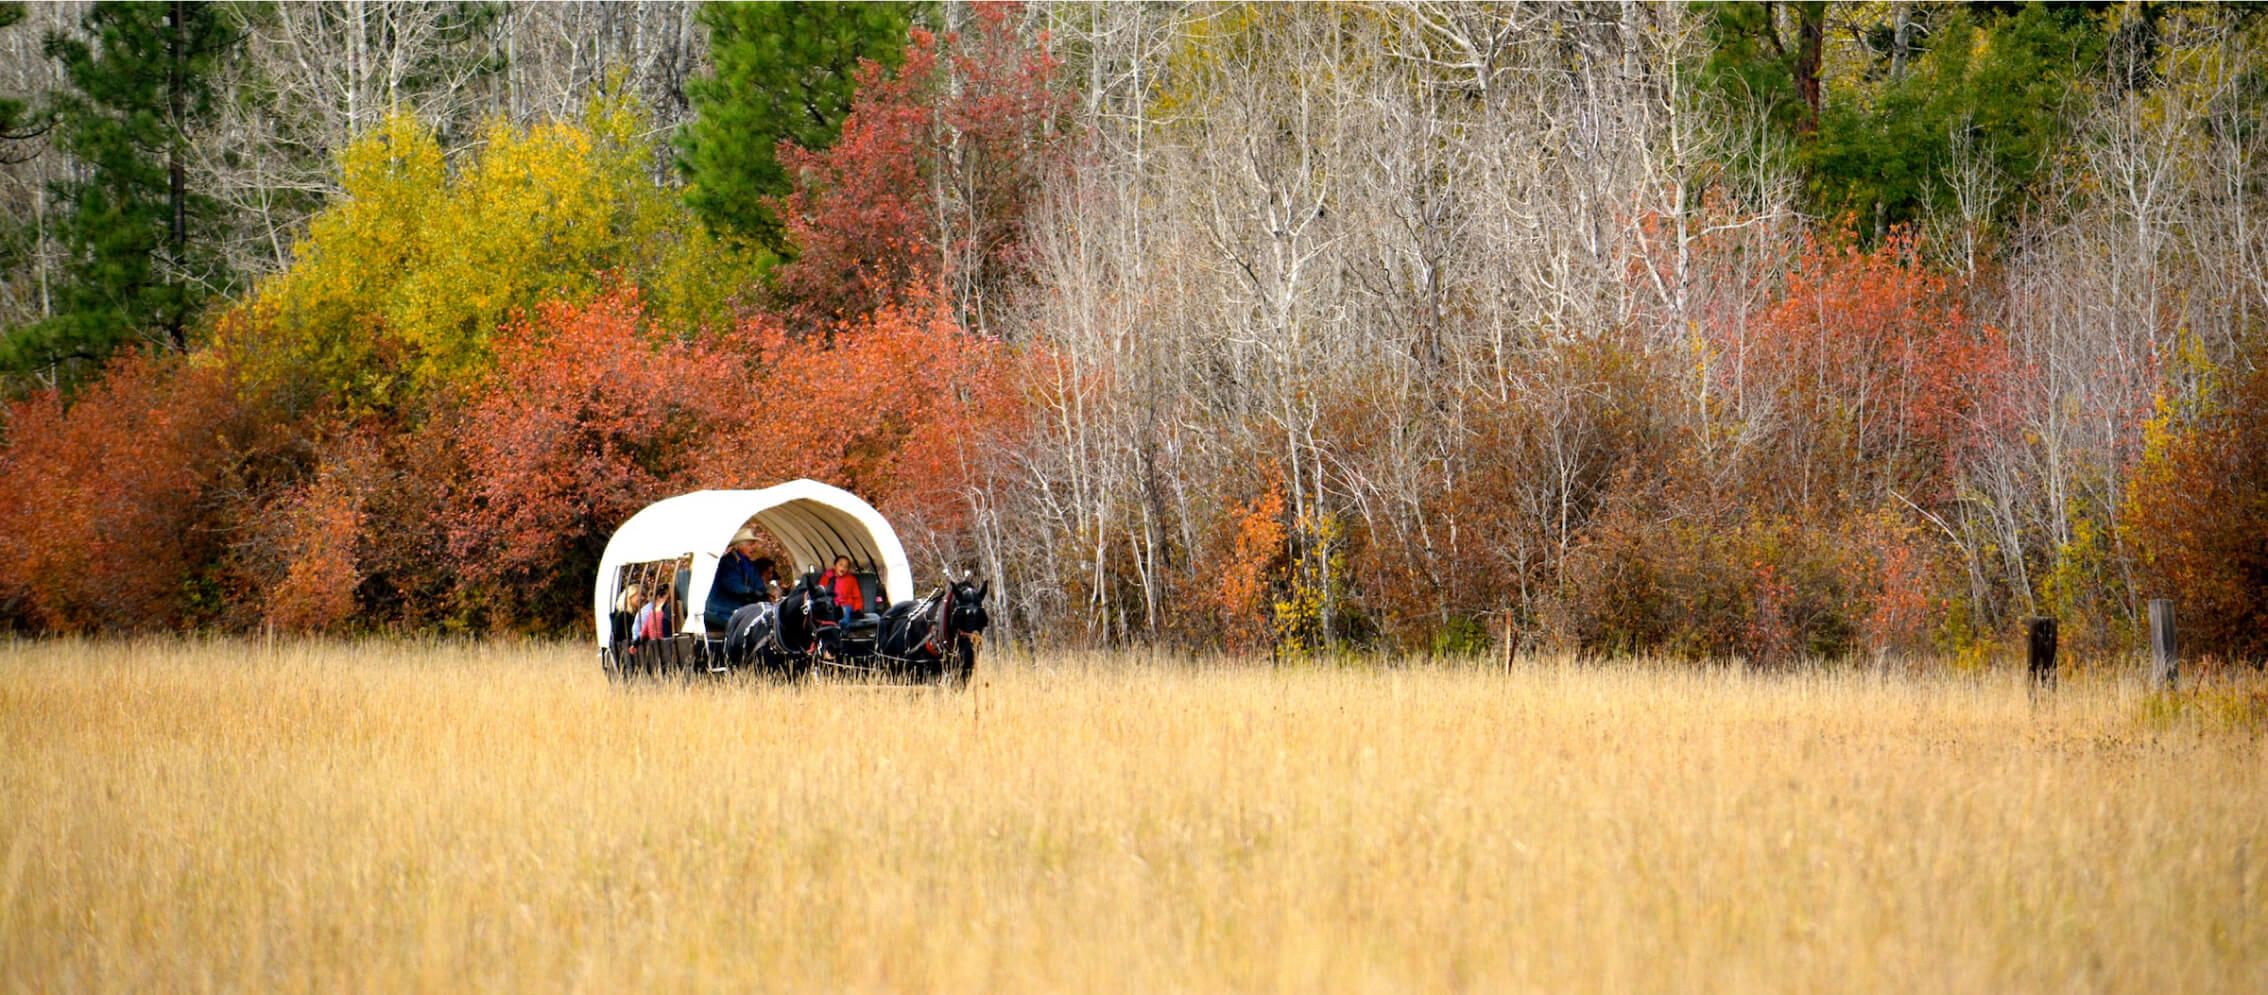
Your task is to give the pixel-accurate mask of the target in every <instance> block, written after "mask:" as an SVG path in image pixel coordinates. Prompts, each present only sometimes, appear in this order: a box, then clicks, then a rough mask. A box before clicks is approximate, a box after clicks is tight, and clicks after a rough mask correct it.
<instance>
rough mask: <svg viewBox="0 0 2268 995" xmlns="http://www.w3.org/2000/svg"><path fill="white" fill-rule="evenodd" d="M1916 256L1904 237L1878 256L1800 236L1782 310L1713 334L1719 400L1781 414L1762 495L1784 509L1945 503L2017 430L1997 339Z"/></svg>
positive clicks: (1761, 471) (1760, 478)
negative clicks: (1966, 469) (1970, 460)
mask: <svg viewBox="0 0 2268 995" xmlns="http://www.w3.org/2000/svg"><path fill="white" fill-rule="evenodd" d="M1919 248H1920V246H1919V243H1918V239H1917V238H1916V237H1915V236H1913V235H1911V234H1909V233H1897V234H1893V235H1892V236H1891V237H1890V238H1888V239H1887V240H1885V241H1884V243H1883V244H1882V245H1881V246H1879V247H1877V248H1875V249H1873V250H1862V249H1859V248H1857V247H1855V246H1854V245H1851V244H1849V243H1848V241H1847V239H1845V240H1841V241H1827V240H1822V239H1819V238H1817V237H1813V236H1806V237H1805V238H1804V240H1803V249H1802V252H1801V253H1800V255H1799V256H1798V257H1797V259H1796V261H1795V265H1794V267H1793V268H1792V269H1791V270H1790V271H1789V272H1788V273H1787V275H1786V293H1785V295H1784V296H1783V297H1781V299H1780V300H1779V302H1778V303H1777V304H1775V305H1774V306H1773V307H1771V308H1770V309H1769V310H1768V311H1766V312H1765V314H1764V315H1763V316H1762V318H1761V320H1760V321H1758V322H1756V323H1755V325H1754V326H1752V327H1750V328H1748V329H1747V330H1746V331H1745V332H1739V331H1737V329H1738V326H1737V325H1725V326H1721V327H1719V328H1718V329H1717V330H1716V335H1715V347H1716V350H1717V352H1718V353H1719V359H1718V361H1717V362H1716V363H1715V367H1714V375H1715V377H1716V378H1717V381H1718V386H1719V388H1720V389H1724V390H1727V391H1730V392H1733V393H1734V394H1735V395H1737V396H1741V397H1743V398H1746V399H1753V400H1757V401H1763V402H1766V403H1768V404H1771V405H1775V406H1776V408H1777V411H1778V413H1779V417H1778V418H1777V424H1776V425H1775V426H1774V427H1775V428H1776V429H1777V430H1778V431H1777V435H1776V452H1775V453H1774V454H1773V455H1774V458H1773V459H1771V460H1770V461H1768V462H1767V463H1766V464H1765V465H1763V466H1760V467H1758V468H1757V470H1758V472H1757V473H1756V474H1755V475H1754V479H1755V480H1756V481H1757V482H1758V483H1759V484H1760V485H1761V492H1762V493H1764V494H1774V495H1787V496H1788V498H1789V499H1790V500H1792V505H1790V507H1791V509H1792V508H1794V507H1804V508H1816V507H1819V506H1821V505H1822V504H1823V503H1824V502H1831V501H1836V500H1839V499H1845V498H1859V499H1860V500H1862V501H1863V502H1865V503H1869V504H1871V503H1873V501H1874V500H1876V499H1879V498H1880V497H1881V496H1882V495H1881V494H1880V493H1879V491H1880V489H1881V488H1884V487H1888V488H1895V489H1898V490H1900V491H1901V492H1906V493H1908V494H1909V496H1913V497H1916V499H1918V500H1920V499H1926V500H1937V499H1942V498H1944V497H1946V496H1948V495H1949V494H1950V486H1951V482H1952V478H1953V473H1954V471H1955V469H1956V468H1957V467H1958V465H1959V461H1960V459H1961V458H1962V457H1963V456H1964V455H1965V454H1966V453H1968V452H1970V451H1971V450H1972V447H1973V446H1974V445H1975V443H1976V441H1977V440H1979V439H1981V438H1983V437H1985V436H1986V434H1987V433H1992V432H1999V431H2005V430H2006V429H2007V427H2008V426H2009V425H2011V424H2013V419H2012V415H2013V411H2012V409H2011V408H2010V407H2009V405H2008V401H2007V390H2006V385H2007V381H2008V379H2009V374H2010V372H2011V369H2012V367H2013V360H2012V358H2011V355H2010V352H2009V350H2008V347H2007V345H2006V343H2005V341H2004V339H2003V337H2002V336H2001V334H2000V332H1999V331H1998V330H1996V329H1993V328H1992V327H1990V326H1987V325H1983V324H1980V323H1978V322H1976V321H1974V320H1972V319H1971V318H1970V317H1969V316H1968V314H1967V312H1966V311H1965V310H1964V309H1963V307H1962V304H1961V301H1960V299H1959V298H1958V297H1957V296H1956V295H1955V294H1954V293H1952V290H1951V288H1950V287H1948V285H1947V283H1946V281H1945V279H1944V277H1942V276H1940V275H1938V274H1937V273H1935V272H1933V271H1931V270H1930V269H1929V268H1928V267H1927V266H1926V265H1925V264H1924V263H1923V262H1922V261H1921V258H1920V254H1919ZM1916 492H1918V494H1917V493H1916Z"/></svg>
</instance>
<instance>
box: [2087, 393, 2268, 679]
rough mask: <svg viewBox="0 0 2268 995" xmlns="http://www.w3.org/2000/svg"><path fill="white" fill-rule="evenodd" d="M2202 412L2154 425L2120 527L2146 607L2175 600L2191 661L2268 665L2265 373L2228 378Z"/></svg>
mask: <svg viewBox="0 0 2268 995" xmlns="http://www.w3.org/2000/svg"><path fill="white" fill-rule="evenodd" d="M2216 379H2219V380H2221V382H2222V384H2223V386H2221V387H2220V388H2219V389H2217V390H2214V391H2213V392H2212V395H2211V398H2212V399H2211V400H2209V401H2208V402H2207V403H2206V404H2205V405H2203V406H2202V408H2203V409H2202V410H2199V411H2195V412H2191V413H2190V417H2186V418H2185V417H2183V412H2182V411H2180V410H2179V409H2178V408H2175V407H2171V406H2169V407H2168V408H2166V409H2165V410H2163V411H2161V412H2160V414H2159V416H2158V417H2157V418H2155V419H2153V421H2152V423H2151V425H2150V426H2149V429H2148V439H2149V445H2148V449H2147V450H2146V451H2145V453H2144V455H2143V458H2142V465H2141V466H2140V468H2139V469H2138V470H2137V472H2136V474H2135V480H2134V486H2133V488H2132V489H2131V490H2130V491H2129V493H2130V494H2131V495H2132V496H2131V497H2130V498H2129V499H2128V502H2127V505H2126V507H2125V508H2124V509H2123V515H2122V523H2121V524H2122V526H2123V528H2124V529H2125V530H2126V533H2127V535H2128V536H2129V537H2130V538H2131V539H2132V540H2133V541H2134V543H2135V544H2136V546H2138V547H2139V550H2140V557H2139V559H2140V567H2141V572H2142V576H2143V581H2142V590H2141V591H2139V592H2137V593H2138V594H2140V595H2142V596H2143V597H2145V598H2171V599H2173V601H2174V604H2175V610H2176V612H2178V613H2179V617H2180V619H2181V624H2180V632H2181V639H2182V642H2183V644H2184V652H2198V653H2205V654H2211V655H2215V656H2220V657H2222V658H2224V659H2235V660H2247V661H2260V660H2263V659H2268V542H2263V540H2262V536H2263V535H2268V366H2254V367H2253V368H2251V369H2250V370H2243V371H2237V370H2231V371H2229V372H2228V374H2226V375H2225V376H2224V377H2221V378H2216Z"/></svg>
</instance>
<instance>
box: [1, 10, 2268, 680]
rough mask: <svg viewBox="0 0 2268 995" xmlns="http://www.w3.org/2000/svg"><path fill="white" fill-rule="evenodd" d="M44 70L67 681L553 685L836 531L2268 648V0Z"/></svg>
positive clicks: (2251, 655) (23, 451)
mask: <svg viewBox="0 0 2268 995" xmlns="http://www.w3.org/2000/svg"><path fill="white" fill-rule="evenodd" d="M0 22H6V23H4V24H0V87H5V88H7V90H6V93H5V99H0V143H4V147H5V151H6V160H7V162H6V164H5V165H0V199H4V200H5V201H6V203H7V204H8V208H9V213H8V215H7V218H6V227H5V230H4V231H0V245H4V246H5V248H4V249H0V252H4V253H5V255H6V261H7V275H6V277H5V280H4V283H0V315H4V316H5V321H6V329H7V331H6V337H5V344H4V346H0V365H4V366H5V369H6V371H7V377H8V381H7V383H8V385H9V386H8V390H9V391H10V393H11V396H12V397H13V400H12V401H11V402H10V405H9V407H8V408H7V414H6V418H5V421H4V422H0V432H4V433H5V435H4V442H0V616H4V617H5V618H6V619H7V620H8V624H10V625H12V626H14V627H15V628H17V629H19V630H25V631H77V630H115V629H128V630H131V629H154V628H170V627H185V626H186V627H200V628H217V629H244V628H253V627H259V626H280V627H283V628H286V629H300V630H331V631H369V630H389V629H411V630H445V631H493V630H499V629H504V630H557V629H564V628H568V627H572V626H574V625H577V624H581V621H580V618H579V613H580V612H581V611H584V610H587V606H586V605H585V602H586V601H587V585H588V583H589V572H590V570H591V569H592V566H593V564H595V563H596V561H597V558H598V554H599V551H600V550H601V548H603V545H604V542H605V540H606V537H607V535H608V534H609V533H610V531H611V529H612V527H613V526H614V525H615V524H616V523H618V522H619V521H621V520H622V519H623V518H624V517H626V516H627V515H628V514H629V513H631V512H632V511H635V510H636V509H637V508H639V507H641V506H643V505H644V504H645V503H647V502H649V501H651V500H654V499H656V498H659V497H662V496H666V495H668V494H670V493H675V492H677V491H681V490H685V489H690V488H694V487H716V486H763V485H765V484H769V483H773V482H777V481H778V480H780V479H785V478H788V477H792V476H810V477H814V478H817V479H822V480H827V481H830V482H833V483H837V484H841V485H844V486H847V487H849V488H851V489H852V490H854V491H856V492H858V493H860V494H862V495H866V496H868V497H869V498H870V499H871V500H874V501H875V503H876V504H877V505H878V507H880V508H881V509H882V510H883V511H884V513H885V514H887V515H889V516H890V517H891V519H892V521H893V522H895V523H897V524H898V525H899V526H900V529H901V532H902V533H903V534H904V536H905V537H906V538H907V540H908V544H909V550H910V551H911V552H912V554H913V556H912V559H913V560H914V562H915V564H916V569H917V572H922V571H927V572H931V573H939V574H941V573H943V572H944V571H946V570H952V571H955V572H958V571H959V570H963V569H974V570H977V571H978V572H980V573H983V574H984V575H986V576H990V577H996V578H999V580H1000V584H999V585H998V588H997V589H998V590H1000V591H1001V592H1002V594H1003V596H1004V603H1003V608H1002V611H1001V612H1000V613H999V614H1000V616H1001V618H1000V623H1001V626H1002V627H1003V628H1004V629H1005V630H1007V632H1008V633H1010V634H1011V635H1012V637H1013V638H1019V639H1026V640H1031V641H1033V642H1035V643H1040V644H1045V645H1063V644H1080V645H1115V644H1127V643H1144V644H1161V645H1171V646H1181V647H1188V648H1224V649H1229V650H1235V651H1250V652H1275V653H1279V654H1283V653H1292V654H1298V653H1306V652H1330V651H1333V650H1335V649H1339V648H1348V647H1356V648H1361V647H1399V648H1421V649H1432V650H1438V651H1445V652H1461V651H1470V650H1475V649H1479V648H1482V647H1484V646H1489V645H1499V646H1501V645H1504V644H1507V643H1509V644H1512V645H1516V646H1523V647H1531V648H1539V649H1572V650H1577V651H1582V652H1588V653H1599V654H1617V653H1662V654H1675V655H1681V656H1687V657H1693V658H1708V659H1735V658H1737V659H1745V660H1749V661H1752V662H1759V663H1771V662H1778V661H1786V660H1795V659H1804V658H1868V659H1889V658H1910V659H1925V658H1926V659H1952V660H1955V661H1957V662H1964V661H1965V662H1971V663H1973V662H1975V661H1978V660H1981V659H1983V658H1984V657H1986V656H1987V655H1989V654H1990V653H1991V652H1993V651H1994V649H1995V648H1996V647H1999V646H2001V645H2003V644H2004V643H2005V642H2006V641H2007V640H2009V639H2010V638H2012V637H2013V635H2014V633H2015V631H2016V628H2017V625H2018V622H2019V621H2020V619H2021V618H2022V617H2024V616H2027V615H2033V614H2051V615H2055V616H2057V617H2059V618H2061V619H2063V620H2064V631H2065V633H2066V635H2065V639H2066V642H2067V645H2074V646H2076V647H2077V648H2079V649H2080V650H2081V651H2082V652H2087V653H2098V654H2109V653H2118V652H2123V651H2126V650H2128V649H2130V648H2132V647H2134V646H2136V645H2137V644H2138V641H2139V627H2140V625H2141V618H2140V614H2141V606H2142V604H2143V603H2144V602H2145V601H2146V600H2147V599H2149V598H2153V597H2173V598H2176V599H2177V600H2178V601H2179V602H2180V603H2181V605H2182V606H2183V615H2184V630H2185V633H2184V634H2185V638H2192V645H2193V646H2194V647H2195V648H2197V649H2198V650H2199V651H2201V652H2203V653H2206V654H2209V655H2213V656H2217V657H2219V658H2223V659H2230V660H2246V659H2258V658H2260V657H2261V656H2262V655H2263V654H2264V653H2268V546H2264V545H2263V543H2262V539H2261V537H2262V536H2263V535H2268V430H2264V429H2263V428H2262V426H2264V425H2268V372H2263V364H2262V362H2261V355H2262V354H2261V343H2262V336H2263V334H2264V333H2263V328H2262V315H2263V314H2264V312H2268V265H2263V264H2264V263H2268V238H2264V236H2263V232H2262V231H2261V228H2262V226H2261V225H2260V223H2259V221H2258V218H2259V217H2260V216H2261V212H2260V210H2259V208H2260V207H2261V206H2262V199H2263V190H2264V184H2263V181H2264V180H2268V168H2264V165H2263V163H2264V159H2263V153H2264V152H2268V146H2264V143H2268V136H2264V135H2263V133H2262V131H2261V129H2260V128H2259V125H2258V122H2259V121H2261V120H2263V119H2264V118H2263V115H2262V111H2263V109H2264V105H2268V75H2264V73H2263V69H2264V68H2268V67H2264V65H2263V59H2262V55H2261V53H2262V52H2263V51H2268V49H2264V48H2263V41H2264V32H2268V20H2264V19H2263V18H2261V17H2260V16H2259V12H2258V9H2257V8H2256V7H2254V6H2249V5H2218V6H2212V7H2203V6H2189V5H2166V4H2153V3H2139V4H2115V5H2034V4H1978V5H1963V6H1946V5H1929V4H1908V3H1866V4H1837V5H1827V4H1811V3H1762V4H1718V5H1708V6H1701V7H1691V8H1687V7H1677V6H1658V5H1639V4H1622V5H1597V4H1594V5H1543V4H1534V5H1531V4H1480V3H1409V4H1387V5H1377V4H1341V5H1330V6H1297V7H1287V6H1277V5H1246V4H1146V5H1117V4H1079V3H1061V4H1031V5H1013V4H961V3H951V4H943V5H934V6H909V5H867V4H794V3H789V4H773V5H747V6H740V5H723V4H713V5H705V6H696V5H690V4H677V3H642V4H622V5H609V4H589V5H581V4H559V5H527V6H519V5H497V4H478V3H460V4H423V5H414V6H413V5H407V4H391V3H375V2H347V3H324V4H291V5H270V4H227V5H199V4H187V3H170V4H144V5H126V4H120V5H112V4H100V3H98V4H92V5H82V6H72V5H59V6H41V7H29V8H9V9H8V10H7V12H6V13H0Z"/></svg>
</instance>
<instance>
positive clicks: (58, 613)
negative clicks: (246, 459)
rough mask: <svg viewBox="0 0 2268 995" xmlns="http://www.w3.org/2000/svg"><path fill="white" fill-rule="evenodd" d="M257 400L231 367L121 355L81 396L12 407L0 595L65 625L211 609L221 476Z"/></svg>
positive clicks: (147, 623)
mask: <svg viewBox="0 0 2268 995" xmlns="http://www.w3.org/2000/svg"><path fill="white" fill-rule="evenodd" d="M243 414H244V412H243V410H242V408H241V407H240V406H239V405H238V403H237V399H236V397H235V394H234V391H233V390H232V386H231V382H230V378H229V376H228V372H227V371H226V370H225V369H222V368H221V367H219V366H218V365H217V364H214V363H199V362H192V361H189V360H185V359H183V358H181V357H178V356H166V357H161V358H147V357H143V356H139V355H133V354H128V355H125V356H122V357H121V358H119V359H116V360H114V361H113V362H112V363H111V364H110V366H109V367H107V368H106V369H105V370H104V372H103V375H102V376H101V377H100V378H99V379H97V380H95V381H94V382H92V383H91V384H89V385H87V386H86V388H85V389H84V390H83V391H82V392H81V393H80V394H79V395H78V397H77V398H75V399H74V400H73V402H72V403H70V404H69V405H68V406H66V405H65V402H64V398H63V397H62V396H61V395H59V394H58V393H57V392H56V391H53V390H45V391H38V392H35V393H33V394H32V395H31V396H29V397H27V398H25V399H23V400H21V401H18V402H16V403H15V404H13V405H11V406H9V408H8V410H7V425H6V431H7V439H6V444H5V446H0V604H4V605H5V606H6V611H7V614H8V615H10V616H12V617H13V618H14V619H15V620H17V621H19V622H21V623H23V624H25V625H28V626H31V627H33V628H36V629H42V630H47V631H56V632H86V631H96V630H109V631H135V630H150V629H160V628H169V627H175V626H179V625H182V624H184V623H185V622H192V621H199V620H200V618H199V616H200V614H201V613H205V612H209V611H212V610H214V608H215V605H216V603H217V602H218V601H220V600H222V598H223V595H224V592H221V591H219V590H217V589H216V581H215V578H214V577H213V576H212V574H211V572H210V569H209V568H210V567H211V566H212V565H213V564H215V563H217V562H218V561H219V559H220V555H219V554H220V552H221V550H222V549H223V548H224V547H225V543H226V536H225V534H224V531H225V530H224V529H223V528H222V526H221V523H220V522H219V521H218V520H217V516H216V515H215V507H214V502H213V500H212V499H213V497H214V495H213V494H212V487H211V485H212V484H213V482H214V481H215V480H216V479H217V478H218V476H219V475H220V473H221V471H222V470H223V469H224V468H225V467H226V465H227V463H228V462H229V461H230V459H231V458H232V449H233V445H232V443H233V439H232V435H233V434H234V433H235V432H236V431H237V430H239V429H241V428H242V427H243V420H244V419H243Z"/></svg>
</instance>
